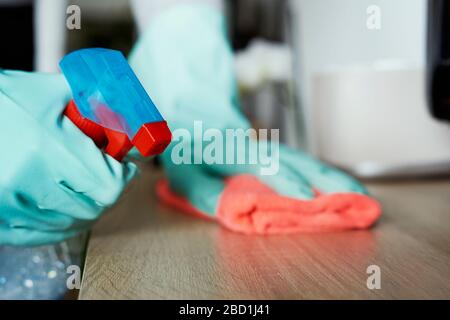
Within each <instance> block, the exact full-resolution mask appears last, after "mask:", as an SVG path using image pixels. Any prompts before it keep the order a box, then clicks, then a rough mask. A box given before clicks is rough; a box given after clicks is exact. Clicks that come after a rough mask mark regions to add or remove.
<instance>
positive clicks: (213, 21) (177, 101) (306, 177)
mask: <svg viewBox="0 0 450 320" xmlns="http://www.w3.org/2000/svg"><path fill="white" fill-rule="evenodd" d="M225 31H226V25H225V19H224V16H223V14H222V13H221V12H219V11H218V10H216V9H215V8H213V7H208V6H204V5H191V6H187V5H179V6H176V7H173V8H171V9H168V10H166V11H165V12H163V13H162V14H160V15H159V16H158V17H156V18H155V19H154V20H153V21H152V22H151V23H150V25H149V27H148V29H147V30H146V32H145V33H144V34H143V35H142V37H141V38H140V40H139V42H138V43H137V44H136V46H135V48H134V50H133V52H132V54H131V56H130V59H129V60H130V64H131V65H132V67H133V69H134V71H135V72H136V74H137V75H138V77H139V78H140V80H141V81H142V83H143V85H144V86H145V87H146V89H147V91H148V92H149V94H150V95H151V97H152V99H154V101H155V103H156V105H157V106H158V108H159V110H160V111H161V113H162V114H163V116H164V117H165V118H166V119H167V122H168V123H169V126H170V128H171V129H172V130H173V131H174V141H173V142H172V144H171V145H170V147H169V148H168V149H167V150H166V151H165V152H164V154H163V155H162V157H161V159H162V163H163V165H164V168H165V171H166V174H167V176H168V179H169V183H170V187H171V189H172V190H173V191H175V192H176V193H178V194H180V195H182V196H184V197H186V198H187V199H188V200H189V201H190V202H191V203H192V204H193V205H194V207H196V208H197V209H199V210H200V211H202V212H205V213H208V214H210V215H214V214H215V212H216V209H217V204H218V200H219V197H220V195H221V193H222V191H223V189H224V182H223V178H226V177H227V176H232V175H238V174H252V175H256V176H257V177H258V178H259V179H260V180H261V181H263V182H264V183H266V184H267V185H269V186H271V187H272V188H273V189H275V190H276V191H278V193H280V194H283V195H288V196H292V197H296V198H301V199H310V198H312V197H313V196H314V191H313V188H316V189H318V190H321V191H324V192H337V191H342V192H360V193H366V189H365V188H364V187H363V186H362V185H361V184H360V183H358V182H357V181H356V180H355V179H353V178H351V177H350V176H348V175H346V174H344V173H342V172H341V171H339V170H337V169H334V168H332V167H329V166H327V165H325V164H324V163H322V162H320V161H317V160H316V159H314V158H312V157H311V156H309V155H307V154H305V153H303V152H301V151H298V150H294V149H291V148H289V147H287V146H284V145H280V148H279V168H278V171H277V173H276V174H273V175H261V165H260V164H254V165H250V164H247V165H245V164H244V165H243V164H206V163H204V162H203V163H201V164H177V162H176V161H174V154H173V152H174V151H175V150H174V149H175V148H177V147H176V146H177V145H178V146H179V143H180V141H177V138H176V137H177V129H186V130H188V131H189V133H190V135H191V137H193V139H192V140H186V141H185V143H186V144H195V143H196V141H195V139H196V137H195V135H194V122H195V121H201V123H202V125H203V129H204V130H206V129H208V128H212V129H217V130H219V131H220V132H222V133H224V131H225V130H226V129H238V128H241V129H247V128H249V127H250V125H249V123H248V121H247V119H245V117H244V116H243V115H242V114H241V112H240V110H239V106H238V95H237V90H236V82H235V78H234V72H233V70H234V66H233V55H232V52H231V50H230V47H229V44H228V41H227V38H226V34H225V33H226V32H225ZM197 143H198V141H197ZM251 143H252V144H259V143H258V142H256V141H253V142H251ZM203 145H205V146H206V145H207V143H203ZM187 147H189V146H187ZM240 147H243V146H238V148H240ZM229 148H231V146H229V145H225V146H224V152H225V153H227V152H230V150H229ZM240 149H242V150H247V151H248V150H250V149H251V148H245V147H244V148H240ZM192 150H193V151H194V152H195V149H192ZM198 156H199V155H198V154H193V157H198Z"/></svg>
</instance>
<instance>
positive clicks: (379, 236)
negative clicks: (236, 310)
mask: <svg viewBox="0 0 450 320" xmlns="http://www.w3.org/2000/svg"><path fill="white" fill-rule="evenodd" d="M160 176H161V174H160V173H157V172H155V171H152V170H149V169H144V170H143V173H142V174H141V176H140V177H139V178H138V179H137V181H135V182H134V183H133V185H131V186H130V188H129V190H127V192H126V195H125V196H124V197H122V199H121V200H120V201H119V203H118V204H117V205H116V207H114V208H113V209H112V210H111V211H110V212H109V213H107V214H106V215H105V216H104V217H103V218H102V219H101V220H100V222H99V223H98V224H97V225H96V226H95V228H94V230H93V231H92V234H91V238H90V241H89V245H88V250H87V256H86V264H85V269H84V275H83V282H82V288H81V290H80V295H79V298H80V299H341V298H345V299H379V298H384V299H398V298H413V299H415V298H438V299H441V298H444V299H445V298H446V299H450V179H434V180H409V181H402V182H392V181H391V182H377V183H373V182H372V183H369V184H368V187H369V190H370V191H371V192H372V194H373V195H374V196H375V197H376V198H378V199H379V200H380V201H381V203H382V205H383V209H384V211H383V212H384V214H383V217H382V218H381V220H380V221H379V222H378V223H377V225H376V226H374V227H373V228H372V229H371V230H365V231H350V232H341V233H325V234H296V235H286V236H266V237H264V236H245V235H241V234H236V233H233V232H230V231H228V230H225V229H224V228H222V227H220V226H219V225H217V224H215V223H212V222H208V221H203V220H201V219H196V218H193V217H190V216H187V215H183V214H181V213H179V212H176V211H175V210H172V209H169V208H167V207H165V206H164V205H162V204H159V203H158V201H157V199H156V197H155V195H154V184H155V181H156V179H157V178H158V177H160ZM370 265H377V266H379V268H380V273H381V288H380V289H372V290H370V289H368V287H367V284H366V282H367V278H368V277H369V274H367V272H366V271H367V267H368V266H370Z"/></svg>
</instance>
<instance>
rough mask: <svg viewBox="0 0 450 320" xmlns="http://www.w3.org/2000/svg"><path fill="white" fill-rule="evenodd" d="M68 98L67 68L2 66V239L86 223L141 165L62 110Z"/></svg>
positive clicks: (63, 232)
mask: <svg viewBox="0 0 450 320" xmlns="http://www.w3.org/2000/svg"><path fill="white" fill-rule="evenodd" d="M69 99H70V90H69V88H68V87H67V85H66V82H65V80H64V78H63V76H62V75H52V74H39V73H26V72H18V71H4V70H1V69H0V131H1V132H0V147H1V148H2V151H1V153H2V156H1V157H0V244H12V245H41V244H47V243H53V242H58V241H61V240H63V239H65V238H68V237H71V236H74V235H76V234H78V233H80V232H82V231H85V230H86V229H87V228H89V227H90V226H91V224H92V222H93V221H95V220H96V219H97V218H98V217H99V215H100V213H101V212H102V211H103V210H104V209H105V208H107V207H109V206H111V205H112V204H113V203H114V202H115V201H116V200H117V198H118V197H119V195H120V194H121V192H122V190H123V188H124V187H125V185H126V184H127V183H128V181H129V180H130V179H131V178H132V177H133V175H134V174H135V172H136V167H135V165H134V164H131V163H125V164H121V163H119V162H117V161H116V160H114V159H113V158H111V157H109V156H107V155H105V154H103V153H102V152H101V151H100V150H99V149H98V148H97V147H96V146H95V144H94V143H93V142H92V140H91V139H90V138H88V137H86V136H85V135H84V134H83V133H82V132H81V131H80V130H78V128H77V127H76V126H75V125H74V124H73V123H72V122H71V121H70V120H69V119H68V118H67V117H65V116H63V114H62V113H63V111H64V108H65V106H66V104H67V102H68V101H69Z"/></svg>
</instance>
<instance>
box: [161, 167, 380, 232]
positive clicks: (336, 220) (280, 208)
mask: <svg viewBox="0 0 450 320" xmlns="http://www.w3.org/2000/svg"><path fill="white" fill-rule="evenodd" d="M156 192H157V195H158V197H159V199H160V200H162V201H163V202H165V203H167V204H168V205H170V206H172V207H175V208H177V209H179V210H181V211H183V212H186V213H189V214H192V215H195V216H199V217H204V218H210V219H215V220H218V221H219V222H220V223H221V224H222V225H224V226H225V227H227V228H228V229H231V230H233V231H236V232H242V233H246V234H286V233H295V232H329V231H343V230H350V229H365V228H368V227H370V226H371V225H372V224H373V223H375V221H376V220H377V219H378V218H379V217H380V215H381V207H380V205H379V203H378V202H377V201H375V200H374V199H372V198H370V197H368V196H366V195H362V194H357V193H333V194H320V193H319V192H317V193H316V197H315V198H314V199H312V200H299V199H294V198H290V197H286V196H282V195H279V194H277V193H276V192H275V191H273V190H272V189H271V188H269V187H268V186H266V185H265V184H263V183H261V182H260V181H259V180H258V179H257V178H256V177H254V176H251V175H238V176H233V177H230V178H228V179H227V180H226V182H225V189H224V191H223V193H222V195H221V197H220V200H219V204H218V207H217V212H216V215H215V216H214V217H213V216H209V215H206V214H205V213H203V212H200V211H199V210H198V209H196V208H195V207H194V206H192V204H191V203H189V201H188V200H186V199H185V198H183V197H181V196H179V195H177V194H175V193H173V192H172V191H171V190H170V187H169V183H168V181H167V180H165V179H164V180H161V181H159V182H158V184H157V188H156Z"/></svg>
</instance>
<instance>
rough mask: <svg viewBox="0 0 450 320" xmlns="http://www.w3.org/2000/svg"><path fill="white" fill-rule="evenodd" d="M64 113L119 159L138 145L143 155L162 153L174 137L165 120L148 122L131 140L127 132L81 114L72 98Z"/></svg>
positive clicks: (98, 145)
mask: <svg viewBox="0 0 450 320" xmlns="http://www.w3.org/2000/svg"><path fill="white" fill-rule="evenodd" d="M64 114H65V115H66V116H67V117H68V118H69V119H70V120H71V121H72V122H73V123H74V124H75V125H76V126H77V127H78V128H79V129H80V130H81V131H82V132H83V133H84V134H85V135H87V136H88V137H90V138H91V139H92V140H93V141H94V142H95V144H96V145H97V147H99V148H100V149H104V151H105V152H106V153H107V154H109V155H110V156H111V157H113V158H114V159H116V160H117V161H121V160H122V159H123V158H124V157H125V156H126V155H127V153H128V152H129V151H130V150H131V148H132V147H133V145H134V146H136V148H137V149H138V150H139V152H140V153H141V155H142V156H144V157H148V156H153V155H157V154H160V153H162V152H163V151H164V150H165V149H166V147H167V146H168V145H169V143H170V141H171V139H172V133H171V132H170V129H169V127H168V126H167V123H166V122H165V121H159V122H152V123H146V124H144V125H142V126H141V128H140V129H139V131H138V132H137V133H136V135H135V136H134V138H133V140H132V141H130V139H129V138H128V136H127V135H126V134H125V133H122V132H119V131H115V130H111V129H108V128H105V127H102V126H101V125H99V124H98V123H96V122H94V121H92V120H89V119H88V118H85V117H83V116H82V115H81V113H80V111H78V108H77V106H76V105H75V103H74V101H73V100H71V101H70V102H69V104H68V105H67V107H66V110H65V111H64Z"/></svg>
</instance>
